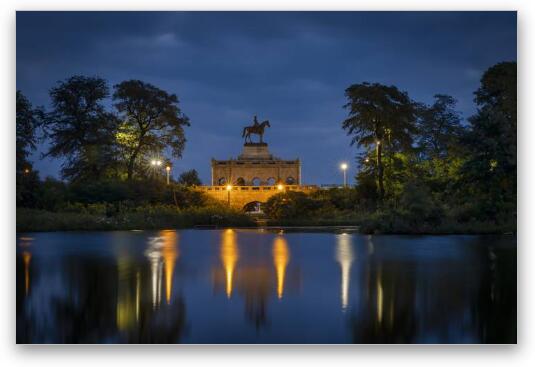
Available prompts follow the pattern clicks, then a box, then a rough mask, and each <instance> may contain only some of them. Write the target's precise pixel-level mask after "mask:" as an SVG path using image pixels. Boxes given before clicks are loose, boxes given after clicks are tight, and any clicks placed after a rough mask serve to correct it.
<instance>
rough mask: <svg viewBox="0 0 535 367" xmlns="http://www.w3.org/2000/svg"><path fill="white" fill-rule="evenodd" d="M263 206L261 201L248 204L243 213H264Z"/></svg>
mask: <svg viewBox="0 0 535 367" xmlns="http://www.w3.org/2000/svg"><path fill="white" fill-rule="evenodd" d="M262 204H263V203H262V202H260V201H251V202H248V203H247V204H245V205H244V206H243V211H244V212H246V213H263V211H262Z"/></svg>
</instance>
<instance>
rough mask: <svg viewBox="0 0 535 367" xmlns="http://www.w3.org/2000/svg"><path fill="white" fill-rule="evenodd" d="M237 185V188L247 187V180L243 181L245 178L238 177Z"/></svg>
mask: <svg viewBox="0 0 535 367" xmlns="http://www.w3.org/2000/svg"><path fill="white" fill-rule="evenodd" d="M235 185H236V186H245V180H244V179H243V177H238V179H237V180H236V183H235Z"/></svg>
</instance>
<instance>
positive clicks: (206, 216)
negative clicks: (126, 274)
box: [17, 206, 255, 232]
mask: <svg viewBox="0 0 535 367" xmlns="http://www.w3.org/2000/svg"><path fill="white" fill-rule="evenodd" d="M197 225H214V226H221V227H226V226H235V227H249V226H255V223H254V221H253V220H252V219H251V218H250V217H249V216H247V215H245V214H243V213H240V212H238V211H235V210H232V209H228V208H222V207H201V208H188V209H176V208H175V207H171V206H169V207H165V206H158V207H156V208H154V207H143V208H138V209H135V210H132V211H127V212H120V213H114V214H112V215H107V214H105V213H99V212H98V211H90V210H89V211H67V212H65V211H64V212H50V211H45V210H37V209H25V208H18V209H17V231H18V232H41V231H76V230H87V231H96V230H129V229H162V228H191V227H194V226H197Z"/></svg>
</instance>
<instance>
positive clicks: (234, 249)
mask: <svg viewBox="0 0 535 367" xmlns="http://www.w3.org/2000/svg"><path fill="white" fill-rule="evenodd" d="M220 257H221V262H222V264H223V268H224V269H225V280H226V287H225V291H226V294H227V297H228V298H230V297H231V296H232V288H233V281H234V271H235V269H236V263H237V262H238V258H239V252H238V244H237V241H236V233H235V232H234V230H232V229H227V230H225V231H224V232H223V234H222V236H221V250H220Z"/></svg>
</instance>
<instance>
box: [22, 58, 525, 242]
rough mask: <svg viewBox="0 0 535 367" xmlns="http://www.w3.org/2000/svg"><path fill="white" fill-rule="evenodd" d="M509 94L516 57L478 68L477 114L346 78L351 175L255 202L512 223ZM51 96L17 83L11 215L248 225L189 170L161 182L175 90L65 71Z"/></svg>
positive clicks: (279, 210)
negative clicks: (48, 164)
mask: <svg viewBox="0 0 535 367" xmlns="http://www.w3.org/2000/svg"><path fill="white" fill-rule="evenodd" d="M516 93H517V92H516V63H514V62H503V63H499V64H497V65H494V66H493V67H491V68H489V69H488V70H487V71H486V72H485V73H484V74H483V76H482V78H481V84H480V87H479V88H478V89H477V91H475V99H474V101H475V103H476V105H477V112H476V114H475V115H473V116H470V117H469V118H468V119H466V120H463V118H462V117H461V115H460V113H459V112H457V111H456V100H455V99H454V98H453V97H451V96H448V95H443V94H437V95H435V96H434V101H433V103H432V104H430V105H427V104H423V103H419V102H416V101H414V100H412V99H411V98H410V96H409V95H408V93H406V92H403V91H400V90H399V89H398V88H397V87H395V86H386V85H382V84H378V83H361V84H354V85H351V86H349V87H348V88H347V89H346V91H345V95H346V98H347V104H346V105H345V108H346V110H347V111H348V116H347V118H346V119H345V120H344V121H342V128H343V130H344V131H345V132H346V133H347V134H348V135H349V136H351V138H352V144H353V145H355V146H356V147H357V148H358V154H357V157H356V164H357V165H358V167H359V170H358V174H357V176H356V178H355V179H356V185H355V186H353V187H351V188H347V189H332V190H320V191H318V192H316V193H313V194H311V195H305V194H302V193H296V192H288V193H283V194H279V195H277V196H274V197H273V198H271V199H270V200H269V201H268V202H267V203H266V204H265V205H264V211H265V212H266V214H267V215H268V217H269V218H270V219H271V222H272V223H279V224H359V225H361V226H363V228H364V229H365V230H366V231H381V232H499V231H507V232H509V231H516V119H517V117H516V101H517V95H516ZM50 100H51V103H50V105H51V109H50V110H49V111H46V110H45V109H44V108H42V107H39V108H35V107H33V106H32V104H31V103H30V101H29V100H28V99H27V98H26V97H24V95H23V94H22V93H21V92H20V91H17V165H16V167H17V193H16V194H17V207H19V208H26V209H25V210H23V211H20V210H19V212H20V213H21V215H18V218H17V222H18V223H19V221H20V222H24V220H25V219H27V218H26V217H27V216H29V215H33V216H36V214H35V212H32V211H31V210H44V211H47V212H70V213H72V212H77V213H80V212H82V213H83V214H87V213H90V214H91V212H93V211H94V212H97V213H98V214H99V215H105V216H106V218H110V217H111V218H116V217H117V216H118V215H119V214H121V213H130V212H132V211H136V210H139V208H145V209H144V210H149V211H150V212H154V208H155V207H158V206H162V207H163V209H162V210H163V212H165V213H167V214H168V213H169V211H173V210H175V211H177V210H178V211H181V210H182V211H184V210H190V209H192V208H195V209H196V210H197V209H198V208H206V207H211V208H217V209H213V210H211V211H209V212H210V216H209V217H202V218H201V219H199V221H200V222H199V223H198V224H207V223H203V221H205V222H210V223H212V222H214V221H215V222H218V219H217V218H220V219H221V218H223V217H224V216H226V215H232V216H233V218H234V219H236V218H237V219H236V220H234V221H233V222H232V223H240V221H241V220H243V223H244V224H248V223H249V224H250V221H248V220H246V218H245V217H243V216H240V215H239V214H238V213H237V212H234V211H232V210H229V209H224V208H223V206H222V204H219V203H215V202H213V201H211V200H209V199H207V198H206V197H204V196H203V195H201V194H200V193H198V192H195V191H193V190H190V189H189V188H188V187H189V186H192V185H199V184H200V183H201V182H200V180H199V177H198V174H197V172H196V171H195V170H191V171H186V172H183V173H182V174H181V175H180V178H179V179H178V181H176V182H175V181H172V183H171V185H166V184H165V167H168V166H169V167H170V168H171V163H170V159H171V158H175V159H178V158H180V157H181V155H182V152H183V150H184V147H185V143H186V138H185V132H184V128H185V127H187V126H189V124H190V121H189V119H188V118H187V117H186V115H185V114H184V113H183V112H182V110H181V109H180V107H179V101H178V98H177V97H176V95H174V94H169V93H167V92H166V91H163V90H161V89H159V88H157V87H155V86H153V85H151V84H148V83H145V82H142V81H139V80H129V81H125V82H122V83H120V84H117V85H115V86H113V90H112V91H110V88H109V86H108V84H107V82H106V81H105V80H103V79H101V78H98V77H86V76H73V77H71V78H69V79H66V80H64V81H61V82H58V83H57V85H56V86H55V87H53V88H52V89H51V90H50ZM110 102H111V103H110ZM106 105H108V106H111V107H110V108H106V107H105V106H106ZM38 131H39V132H42V133H41V134H38V133H37V132H38ZM40 139H47V141H48V142H49V143H50V144H49V147H48V150H47V151H46V152H44V153H43V157H53V158H60V159H62V162H63V164H62V169H61V176H62V179H63V181H58V180H55V179H51V178H47V179H44V180H41V179H40V178H39V175H38V172H36V171H35V170H34V169H33V166H32V163H31V162H30V161H29V159H28V157H29V155H30V153H31V152H32V150H34V149H35V146H36V144H37V142H38V141H39V140H40ZM149 207H150V208H151V209H146V208H149ZM27 210H30V211H29V212H28V211H27ZM223 212H224V214H221V213H223ZM218 213H219V214H218ZM167 214H166V215H167ZM183 215H184V216H185V215H186V214H185V212H184V213H183ZM214 218H216V219H214ZM19 219H20V220H19ZM181 220H182V219H181ZM221 221H222V222H224V220H223V219H221V220H220V222H221ZM140 223H141V224H140ZM140 223H138V224H139V225H142V222H140ZM166 223H167V222H166ZM170 223H171V224H172V223H173V222H170ZM181 223H183V224H184V223H186V224H188V225H189V224H191V223H190V222H188V221H183V220H182V222H181ZM225 223H229V222H228V221H227V222H225ZM66 226H67V227H68V225H67V224H66ZM82 226H83V225H82ZM116 226H118V227H121V225H120V224H117V225H116ZM155 226H157V224H155ZM27 227H32V225H28V226H27ZM38 227H39V226H38ZM44 227H46V226H44ZM112 227H113V226H112ZM25 228H26V227H25ZM39 228H43V226H41V227H39Z"/></svg>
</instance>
